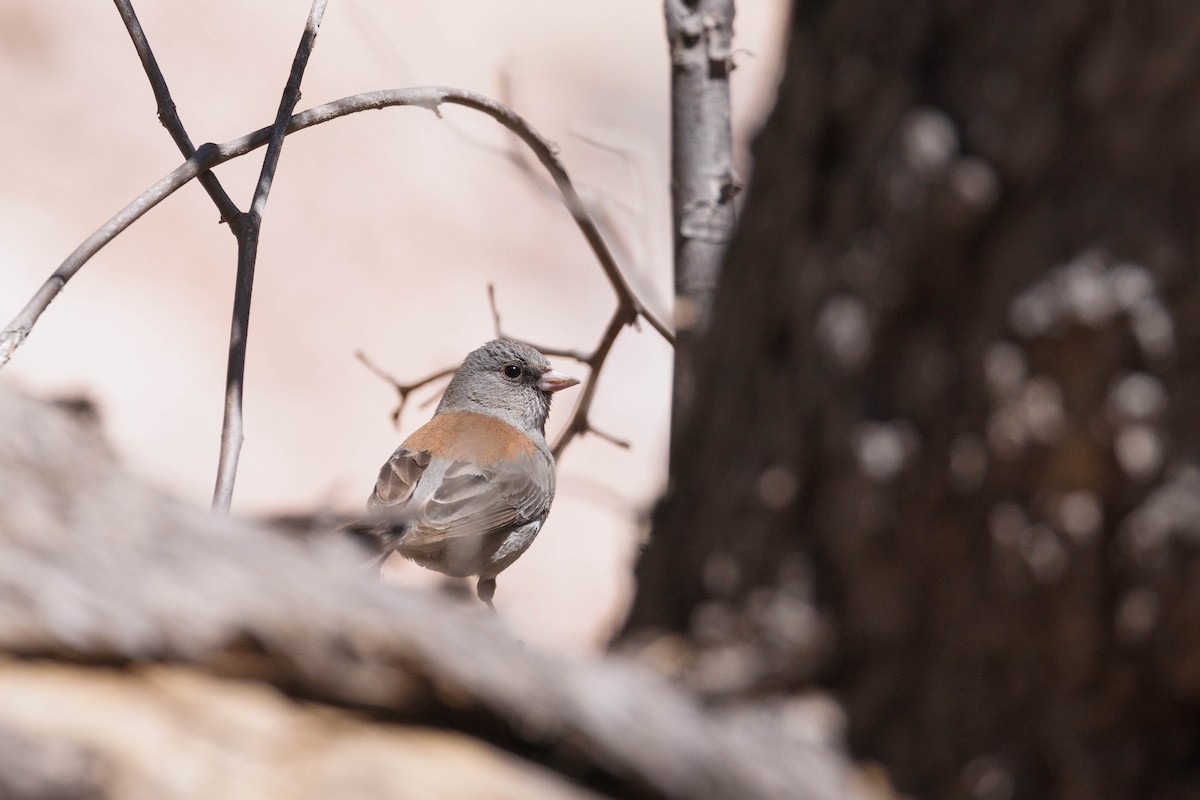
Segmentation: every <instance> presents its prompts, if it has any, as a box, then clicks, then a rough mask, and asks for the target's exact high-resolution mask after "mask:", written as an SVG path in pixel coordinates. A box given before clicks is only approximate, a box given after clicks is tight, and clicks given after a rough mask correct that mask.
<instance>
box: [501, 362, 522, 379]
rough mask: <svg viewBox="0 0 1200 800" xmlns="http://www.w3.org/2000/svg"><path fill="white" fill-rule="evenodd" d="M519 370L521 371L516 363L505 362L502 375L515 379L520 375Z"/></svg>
mask: <svg viewBox="0 0 1200 800" xmlns="http://www.w3.org/2000/svg"><path fill="white" fill-rule="evenodd" d="M521 372H522V370H521V368H520V367H519V366H517V365H516V364H505V365H504V377H506V378H512V379H514V380H515V379H517V378H519V377H521Z"/></svg>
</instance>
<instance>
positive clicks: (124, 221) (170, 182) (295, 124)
mask: <svg viewBox="0 0 1200 800" xmlns="http://www.w3.org/2000/svg"><path fill="white" fill-rule="evenodd" d="M445 103H450V104H455V105H462V106H466V107H468V108H474V109H476V110H478V111H481V112H483V113H485V114H487V115H488V116H490V117H492V118H493V119H495V120H496V121H497V122H499V123H500V124H502V125H504V126H505V127H506V128H508V129H509V130H510V131H512V132H513V133H516V134H517V135H518V136H519V137H520V138H521V139H522V141H525V142H526V144H529V145H530V147H532V148H534V150H535V152H536V153H538V160H539V161H541V163H542V164H543V166H545V167H546V168H547V170H548V171H549V172H550V173H551V176H552V177H554V179H555V184H556V185H557V186H558V188H559V192H560V193H562V194H563V200H564V202H565V204H566V206H567V209H568V210H569V211H570V212H571V215H572V217H573V218H574V219H575V222H576V225H578V226H579V228H580V230H581V231H582V232H583V233H584V237H585V238H586V239H587V241H588V243H589V244H590V245H592V249H593V252H595V254H596V257H597V258H598V259H599V260H600V262H601V266H602V267H603V268H604V270H605V274H606V275H607V276H608V277H609V280H610V282H611V283H612V285H613V287H614V290H615V291H616V292H617V294H618V297H619V298H627V302H628V303H629V306H630V308H631V309H632V310H633V311H634V312H635V314H634V318H635V319H636V317H637V316H641V317H644V318H645V319H646V321H647V322H648V323H650V326H651V327H653V328H654V329H655V330H656V331H658V333H659V334H660V335H661V336H662V337H663V338H664V339H666V340H667V341H668V342H670V343H671V344H674V343H675V334H674V332H673V331H672V330H671V329H670V328H669V327H668V326H667V325H666V323H665V322H663V321H662V320H660V319H659V318H658V317H657V316H656V315H654V314H653V312H651V311H649V309H647V308H646V306H645V305H644V304H643V303H642V302H641V301H640V300H639V299H638V298H637V295H636V294H635V293H634V291H633V289H632V288H631V287H630V286H629V284H628V282H627V281H626V280H625V278H624V276H623V275H622V274H621V271H620V268H619V267H618V266H617V264H616V261H615V260H614V259H613V256H612V253H611V252H610V251H609V250H608V248H607V246H605V245H604V240H603V237H601V236H600V232H599V230H598V229H597V227H596V225H595V223H594V222H592V220H591V216H590V215H589V214H588V212H587V209H586V208H585V207H584V205H583V203H582V201H581V200H580V198H579V194H578V192H576V191H575V188H574V186H573V184H572V183H571V180H570V177H569V176H568V175H567V173H566V171H565V170H564V169H563V167H562V165H561V164H560V163H559V161H558V157H557V155H556V154H555V153H554V147H553V145H551V144H550V143H549V142H548V141H546V140H545V139H543V138H542V136H541V134H539V133H538V132H537V131H536V130H535V129H534V128H533V126H531V125H530V124H529V123H527V122H525V120H523V119H522V118H521V117H519V116H517V115H516V114H514V113H513V112H512V111H510V110H508V109H507V108H504V107H503V106H501V105H500V104H499V103H497V102H495V101H494V100H490V99H489V98H487V97H484V96H483V95H479V94H475V93H474V92H467V91H464V90H461V89H452V88H446V87H437V86H423V87H416V88H412V89H385V90H381V91H376V92H365V93H363V94H357V95H353V96H351V97H345V98H342V99H341V100H334V101H333V102H330V103H325V104H324V105H320V106H317V107H315V108H311V109H309V110H307V111H302V112H300V113H299V114H296V115H294V116H293V117H292V118H291V120H290V122H289V123H288V129H287V132H288V133H289V134H290V133H295V132H296V131H300V130H303V129H305V128H310V127H312V126H314V125H320V124H322V123H325V122H329V121H330V120H334V119H337V118H338V117H344V116H346V115H348V114H355V113H358V112H360V111H371V110H377V109H382V108H389V107H392V106H417V107H419V108H425V109H428V110H430V111H434V112H435V113H436V112H437V111H438V108H439V107H440V106H441V105H442V104H445ZM270 136H271V129H270V128H260V129H259V130H256V131H254V132H253V133H249V134H247V135H245V136H242V137H239V138H237V139H232V140H230V141H228V142H225V143H224V144H220V145H214V144H205V145H202V146H201V147H200V148H199V149H198V150H197V151H196V154H195V155H194V156H192V157H191V158H189V159H188V160H187V161H185V162H184V163H183V164H181V165H180V166H178V167H176V168H175V169H174V170H172V171H171V172H170V173H169V174H167V175H166V176H165V177H163V178H162V179H160V180H159V181H158V182H157V183H155V184H154V185H153V186H152V187H150V188H149V189H147V190H146V191H145V192H143V193H142V194H141V195H139V196H138V197H137V198H136V199H134V200H133V202H131V203H130V204H129V205H127V206H125V208H123V209H121V210H120V211H119V212H117V214H115V215H114V216H113V217H112V218H111V219H110V220H109V221H108V222H106V223H105V224H104V225H103V226H102V227H101V228H99V229H98V230H97V231H96V232H95V233H93V234H92V235H91V236H89V237H88V238H87V239H85V240H84V242H83V243H82V244H80V245H79V247H77V248H75V250H74V252H72V253H71V255H70V256H68V257H67V259H66V260H65V261H63V262H62V264H61V265H59V267H58V269H57V270H55V271H54V274H52V275H51V276H50V277H49V278H47V279H46V282H45V283H44V284H43V285H42V286H41V288H39V289H38V291H37V292H36V293H35V294H34V296H33V298H31V299H30V301H29V302H28V303H27V304H26V305H25V307H24V308H23V309H22V310H21V312H20V313H19V314H17V316H16V317H15V318H14V319H13V321H12V322H11V323H9V325H8V327H7V328H5V329H4V332H3V333H0V367H2V366H4V364H5V363H7V362H8V360H9V358H10V357H11V356H12V353H13V352H14V351H15V350H16V349H17V347H19V346H20V345H21V343H22V342H23V341H24V340H25V338H26V337H27V336H28V335H29V332H30V331H31V330H32V328H33V325H34V324H35V323H36V322H37V320H38V318H39V317H40V316H41V315H42V312H44V311H45V310H46V308H47V307H48V306H49V305H50V303H51V301H53V300H54V298H55V297H57V296H58V294H59V292H61V291H62V288H63V286H64V285H65V284H66V283H67V281H69V280H70V279H71V278H72V277H74V275H75V273H77V272H78V271H79V270H80V268H82V267H83V265H84V264H85V263H87V261H88V259H90V258H91V257H92V256H94V255H95V254H96V253H97V252H98V251H99V250H100V248H102V247H104V245H106V244H108V243H109V242H110V241H112V239H113V238H115V237H116V236H117V234H119V233H120V232H121V231H123V230H125V229H126V228H128V227H129V226H130V225H131V224H133V223H134V222H135V221H136V220H137V219H138V218H139V217H141V216H142V215H143V214H145V213H146V212H147V211H149V210H150V209H151V208H153V207H154V206H156V205H158V204H159V203H160V202H162V200H164V199H165V198H167V197H169V196H170V195H171V194H172V193H173V192H175V191H176V190H177V189H179V188H180V187H181V186H184V185H185V184H187V183H188V182H189V181H191V180H192V179H193V178H195V177H196V176H197V175H199V174H200V173H201V172H205V171H207V170H210V169H212V168H213V167H215V166H217V165H219V164H223V163H225V162H226V161H230V160H232V159H235V158H237V157H239V156H243V155H245V154H246V153H249V152H251V151H252V150H256V149H257V148H259V147H262V146H263V145H264V144H266V143H267V141H268V140H269V139H270Z"/></svg>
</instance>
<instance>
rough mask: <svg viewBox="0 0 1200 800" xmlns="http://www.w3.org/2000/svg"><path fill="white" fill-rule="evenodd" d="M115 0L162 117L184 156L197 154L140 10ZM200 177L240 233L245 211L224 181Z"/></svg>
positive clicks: (209, 175) (126, 1) (205, 174)
mask: <svg viewBox="0 0 1200 800" xmlns="http://www.w3.org/2000/svg"><path fill="white" fill-rule="evenodd" d="M113 2H114V3H115V4H116V6H117V12H118V13H120V15H121V20H122V21H123V22H124V23H125V30H127V31H128V32H129V38H130V39H131V40H132V41H133V47H134V49H135V50H136V51H137V54H138V58H139V59H141V62H142V69H144V70H145V71H146V77H147V78H148V79H149V80H150V88H151V89H152V90H153V91H154V99H155V101H156V102H157V104H158V121H159V122H161V123H162V125H163V127H164V128H166V129H167V132H168V133H169V134H171V138H172V139H173V140H174V141H175V145H176V146H177V147H178V148H179V152H180V153H182V154H183V157H184V158H191V157H192V156H193V155H194V154H195V152H196V148H195V147H194V146H193V145H192V139H191V137H190V136H188V134H187V130H186V129H184V127H183V120H181V119H180V118H179V111H178V110H177V109H176V108H175V101H174V100H173V99H172V98H171V91H170V90H169V89H168V88H167V80H166V78H164V77H163V74H162V70H161V69H159V67H158V59H156V58H155V57H154V51H153V50H151V49H150V41H149V40H148V39H147V38H146V33H145V31H143V30H142V23H141V22H139V21H138V18H137V14H135V13H134V11H133V5H132V4H131V3H130V2H129V0H113ZM197 180H199V181H200V185H201V186H203V187H204V191H206V192H208V196H209V197H211V198H212V201H213V203H214V204H215V205H216V206H217V210H218V211H220V212H221V221H222V222H225V223H227V224H228V225H229V227H230V230H233V231H235V233H236V231H237V230H238V229H239V228H240V227H241V216H242V212H241V209H239V208H238V207H237V206H236V205H235V204H234V202H233V200H232V199H230V197H229V194H228V193H227V192H226V191H225V187H223V186H222V185H221V181H219V180H218V179H217V176H216V175H214V174H213V173H212V172H202V173H200V175H199V177H198V178H197Z"/></svg>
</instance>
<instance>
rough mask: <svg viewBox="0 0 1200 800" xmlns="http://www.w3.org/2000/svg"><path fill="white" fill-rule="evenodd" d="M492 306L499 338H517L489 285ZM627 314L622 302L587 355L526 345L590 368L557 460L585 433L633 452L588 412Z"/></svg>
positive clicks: (562, 435)
mask: <svg viewBox="0 0 1200 800" xmlns="http://www.w3.org/2000/svg"><path fill="white" fill-rule="evenodd" d="M488 303H489V304H490V305H491V307H492V321H493V322H494V323H495V326H496V336H497V337H499V338H510V339H512V338H517V337H513V336H508V335H507V334H505V333H504V331H503V329H502V328H501V327H500V311H499V308H498V307H497V305H496V288H495V286H493V285H492V284H490V283H489V284H488ZM627 313H628V309H627V308H626V307H625V306H624V305H623V304H622V303H618V304H617V308H616V309H615V310H614V311H613V315H612V317H611V318H610V319H609V321H608V327H607V328H605V330H604V336H603V337H602V338H601V340H600V344H598V345H597V346H596V349H594V350H593V351H592V352H590V353H584V352H582V351H580V350H563V349H560V348H556V347H543V346H542V345H538V344H533V343H532V342H526V344H529V345H531V346H532V347H536V348H537V349H538V350H540V351H541V352H543V353H545V354H546V355H548V356H559V357H562V358H569V359H571V360H572V361H578V362H579V363H580V364H583V365H585V366H586V367H587V368H588V379H587V380H586V381H585V382H584V384H583V390H582V392H581V393H580V395H579V401H578V402H577V403H575V409H574V411H572V412H571V418H570V419H569V420H567V424H566V426H565V427H564V428H563V430H562V433H560V434H559V436H558V440H557V441H555V443H554V445H553V446H552V447H551V448H550V449H551V451H552V452H553V453H554V457H555V458H558V457H559V455H561V454H562V452H563V451H564V450H566V449H567V445H568V444H570V443H571V440H572V439H574V438H575V437H576V436H578V435H580V434H583V433H594V434H596V435H597V436H599V437H600V438H601V439H604V440H606V441H608V442H611V443H612V444H614V445H616V446H617V447H620V448H622V449H625V450H628V449H629V442H627V441H625V440H624V439H619V438H617V437H616V436H613V435H612V434H610V433H605V432H603V431H601V430H599V429H597V428H595V427H594V426H593V425H592V424H591V421H590V420H589V419H588V413H589V412H590V411H591V409H592V398H594V397H595V396H596V384H597V382H598V381H599V380H600V371H601V370H602V369H603V368H604V362H605V361H606V360H607V359H608V353H609V351H610V350H611V349H612V346H613V343H614V342H615V341H616V340H617V336H618V335H619V334H620V333H621V331H622V330H623V329H624V327H625V326H626V325H628V324H630V323H629V321H628V317H627V316H626V314H627ZM522 341H524V340H522Z"/></svg>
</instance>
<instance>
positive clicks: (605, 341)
mask: <svg viewBox="0 0 1200 800" xmlns="http://www.w3.org/2000/svg"><path fill="white" fill-rule="evenodd" d="M622 311H623V307H622V308H618V309H617V310H616V312H614V313H613V316H612V319H610V320H609V321H608V328H606V329H605V331H604V336H603V337H602V338H601V339H600V344H598V345H597V346H596V349H595V350H594V351H593V352H592V357H591V358H590V359H588V360H587V361H586V362H584V363H586V364H587V365H588V367H590V368H591V377H590V378H589V379H588V381H587V383H586V384H584V387H583V391H582V392H581V393H580V395H579V402H578V403H577V404H576V405H575V410H574V411H573V412H572V414H571V419H570V420H569V421H568V422H567V426H566V427H565V428H563V431H562V433H560V434H559V435H558V441H556V442H555V443H554V445H553V446H552V447H551V448H550V450H551V452H553V453H554V457H555V458H558V457H559V456H560V455H562V452H563V450H565V449H567V445H568V444H570V443H571V440H572V439H574V438H575V437H576V436H578V435H579V434H581V433H587V432H588V431H590V430H592V427H591V425H589V424H588V412H589V411H590V410H591V408H592V400H593V398H595V396H596V385H597V384H598V383H599V378H600V370H601V369H602V368H603V367H604V362H605V360H606V359H607V358H608V352H609V351H610V350H611V349H612V346H613V343H614V342H615V341H616V340H617V336H618V335H619V334H620V333H621V330H622V329H623V328H624V327H625V326H626V325H628V324H629V323H630V321H631V320H630V318H628V317H626V316H625V315H624V314H623V313H622Z"/></svg>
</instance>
